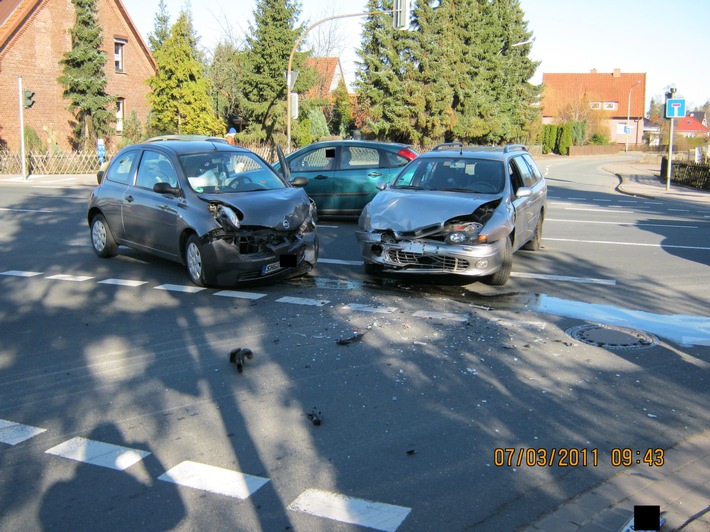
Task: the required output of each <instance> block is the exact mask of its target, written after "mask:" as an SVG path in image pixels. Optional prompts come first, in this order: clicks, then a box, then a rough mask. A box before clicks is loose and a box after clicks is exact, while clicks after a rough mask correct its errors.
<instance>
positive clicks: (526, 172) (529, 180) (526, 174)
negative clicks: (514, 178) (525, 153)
mask: <svg viewBox="0 0 710 532" xmlns="http://www.w3.org/2000/svg"><path fill="white" fill-rule="evenodd" d="M512 164H513V166H514V167H515V168H516V169H517V170H518V174H519V175H520V179H521V180H522V186H524V187H532V186H535V178H534V177H533V175H532V171H531V170H530V167H529V166H528V165H527V164H526V163H525V161H524V160H523V159H522V157H513V160H512Z"/></svg>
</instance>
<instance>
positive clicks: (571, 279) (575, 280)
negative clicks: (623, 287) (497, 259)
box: [510, 272, 616, 286]
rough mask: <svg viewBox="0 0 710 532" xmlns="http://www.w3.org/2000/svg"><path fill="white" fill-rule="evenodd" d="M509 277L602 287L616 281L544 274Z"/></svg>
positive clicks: (520, 273)
mask: <svg viewBox="0 0 710 532" xmlns="http://www.w3.org/2000/svg"><path fill="white" fill-rule="evenodd" d="M510 276H511V277H519V278H524V279H545V280H547V281H566V282H569V283H586V284H604V285H609V286H615V285H616V281H615V280H613V279H594V278H587V277H568V276H566V275H548V274H544V273H527V272H510Z"/></svg>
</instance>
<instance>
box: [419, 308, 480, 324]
mask: <svg viewBox="0 0 710 532" xmlns="http://www.w3.org/2000/svg"><path fill="white" fill-rule="evenodd" d="M412 316H414V317H415V318H424V319H429V318H431V319H435V320H452V321H460V322H461V323H466V322H467V321H468V315H467V314H456V313H453V312H435V311H429V310H417V311H416V312H415V313H414V314H412Z"/></svg>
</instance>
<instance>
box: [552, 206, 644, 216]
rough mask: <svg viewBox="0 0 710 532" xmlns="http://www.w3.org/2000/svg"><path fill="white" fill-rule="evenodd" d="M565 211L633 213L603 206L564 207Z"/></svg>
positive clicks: (632, 212)
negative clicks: (598, 207)
mask: <svg viewBox="0 0 710 532" xmlns="http://www.w3.org/2000/svg"><path fill="white" fill-rule="evenodd" d="M565 210H566V211H585V212H606V213H608V212H614V214H634V211H618V210H616V209H611V208H607V207H604V208H603V209H588V208H583V207H565Z"/></svg>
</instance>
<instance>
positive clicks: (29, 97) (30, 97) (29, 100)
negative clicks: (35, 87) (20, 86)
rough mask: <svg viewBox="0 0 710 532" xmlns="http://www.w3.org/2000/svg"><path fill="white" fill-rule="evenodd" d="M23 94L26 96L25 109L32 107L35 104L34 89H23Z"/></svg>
mask: <svg viewBox="0 0 710 532" xmlns="http://www.w3.org/2000/svg"><path fill="white" fill-rule="evenodd" d="M22 96H23V97H24V102H23V103H24V106H25V109H29V108H30V107H32V106H33V105H34V104H35V101H34V97H35V93H34V92H33V91H30V90H23V91H22Z"/></svg>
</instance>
